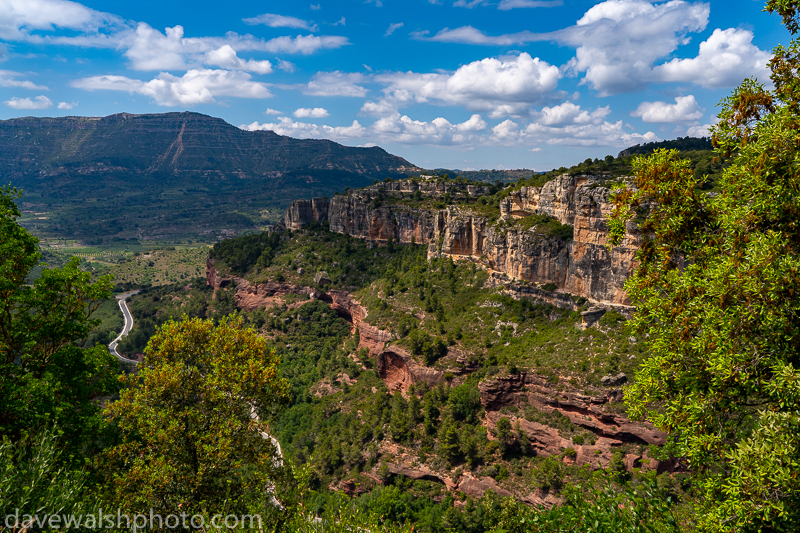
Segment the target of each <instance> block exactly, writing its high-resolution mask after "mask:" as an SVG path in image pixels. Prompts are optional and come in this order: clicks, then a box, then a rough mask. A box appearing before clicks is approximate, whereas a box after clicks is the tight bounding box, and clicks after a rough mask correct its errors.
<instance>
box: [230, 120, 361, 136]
mask: <svg viewBox="0 0 800 533" xmlns="http://www.w3.org/2000/svg"><path fill="white" fill-rule="evenodd" d="M239 127H240V128H241V129H243V130H247V131H263V130H269V131H274V132H275V133H277V134H279V135H288V136H290V137H300V138H317V139H319V138H323V139H339V140H347V139H353V138H359V137H363V136H364V135H365V134H366V133H367V131H366V129H365V128H364V127H363V126H362V125H361V124H359V123H358V121H357V120H354V121H353V123H352V124H351V125H350V126H336V127H334V126H325V125H322V126H320V125H317V124H309V123H307V122H295V121H293V120H292V119H291V118H289V117H280V118H279V119H278V122H271V123H264V124H259V123H258V122H253V123H251V124H243V125H241V126H239Z"/></svg>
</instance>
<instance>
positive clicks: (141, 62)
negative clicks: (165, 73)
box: [124, 22, 201, 70]
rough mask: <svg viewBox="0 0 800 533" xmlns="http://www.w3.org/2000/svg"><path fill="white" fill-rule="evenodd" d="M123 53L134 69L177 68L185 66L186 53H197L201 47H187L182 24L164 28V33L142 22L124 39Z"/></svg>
mask: <svg viewBox="0 0 800 533" xmlns="http://www.w3.org/2000/svg"><path fill="white" fill-rule="evenodd" d="M126 45H127V46H126V47H127V50H125V52H124V55H125V57H127V58H128V60H129V61H130V66H131V68H133V69H135V70H179V69H185V68H186V59H185V57H186V55H187V54H189V53H192V52H194V53H199V52H201V48H200V47H199V46H195V47H194V49H193V50H192V49H187V43H186V42H185V40H184V38H183V26H175V27H174V28H166V30H165V33H161V32H160V31H158V30H156V29H155V28H152V27H151V26H150V25H149V24H146V23H144V22H141V23H139V24H138V25H137V26H136V31H135V32H134V33H133V34H132V35H130V36H129V37H128V38H127V39H126Z"/></svg>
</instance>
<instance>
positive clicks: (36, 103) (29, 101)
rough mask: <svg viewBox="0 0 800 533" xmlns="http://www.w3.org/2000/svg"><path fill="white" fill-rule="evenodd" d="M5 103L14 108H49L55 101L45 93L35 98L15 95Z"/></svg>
mask: <svg viewBox="0 0 800 533" xmlns="http://www.w3.org/2000/svg"><path fill="white" fill-rule="evenodd" d="M3 103H4V104H6V105H7V106H8V107H10V108H12V109H47V108H48V107H52V106H53V102H51V101H50V99H49V98H48V97H46V96H45V95H40V96H37V97H35V98H18V97H16V96H15V97H13V98H11V100H6V101H5V102H3Z"/></svg>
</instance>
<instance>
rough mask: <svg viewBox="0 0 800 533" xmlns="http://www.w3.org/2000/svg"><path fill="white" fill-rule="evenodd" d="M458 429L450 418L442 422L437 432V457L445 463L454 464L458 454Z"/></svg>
mask: <svg viewBox="0 0 800 533" xmlns="http://www.w3.org/2000/svg"><path fill="white" fill-rule="evenodd" d="M458 441H459V438H458V427H457V426H456V424H455V422H453V420H452V419H451V418H447V419H445V420H444V422H443V424H442V429H441V430H440V431H439V455H440V456H441V458H442V459H444V460H445V461H448V462H450V463H455V461H456V460H457V459H458V457H459V454H460V451H461V450H460V446H459V442H458Z"/></svg>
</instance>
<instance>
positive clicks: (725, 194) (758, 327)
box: [610, 0, 800, 531]
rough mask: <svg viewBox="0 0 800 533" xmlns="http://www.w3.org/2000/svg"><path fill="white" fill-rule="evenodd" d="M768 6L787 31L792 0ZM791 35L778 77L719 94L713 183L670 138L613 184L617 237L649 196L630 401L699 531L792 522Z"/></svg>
mask: <svg viewBox="0 0 800 533" xmlns="http://www.w3.org/2000/svg"><path fill="white" fill-rule="evenodd" d="M767 10H768V11H770V12H776V11H777V12H778V13H780V14H781V15H782V16H783V17H784V21H785V23H786V26H787V28H788V29H789V30H790V31H791V32H792V33H793V34H794V33H795V32H796V31H797V28H798V26H797V23H796V21H797V14H798V13H797V2H796V1H789V0H775V1H770V2H769V3H768V4H767ZM798 66H800V56H799V55H798V54H797V41H795V40H793V41H792V44H791V45H790V46H789V47H788V48H784V47H780V46H779V47H777V48H776V49H775V57H774V59H773V60H772V61H771V63H770V67H771V69H772V72H773V75H772V80H773V82H774V84H775V89H774V90H772V91H770V90H767V89H766V88H765V87H764V86H763V84H760V83H759V82H758V81H757V80H754V79H748V80H745V81H744V82H743V83H742V84H741V85H740V86H739V87H738V88H737V89H736V90H735V91H734V92H733V93H732V94H731V96H729V97H727V98H725V99H724V100H723V101H722V103H721V112H720V114H719V118H720V122H719V124H718V125H717V126H715V127H714V128H713V143H714V146H715V148H716V152H717V156H718V157H719V158H720V159H729V160H730V165H729V166H728V167H727V168H726V170H725V171H724V174H723V176H722V178H721V180H720V181H719V182H718V189H719V193H718V194H712V195H709V194H706V193H703V192H702V191H700V190H699V189H698V185H699V184H698V178H697V177H695V175H694V173H693V172H692V171H691V169H690V168H689V166H688V164H687V163H686V162H685V161H682V160H680V159H678V154H677V152H676V151H675V150H657V151H656V152H655V153H654V154H653V155H652V156H650V157H644V158H638V159H637V160H636V161H635V163H634V167H635V170H636V179H635V188H632V189H627V190H622V191H619V192H618V193H617V195H616V198H615V203H616V207H615V211H614V213H613V215H612V220H611V221H610V227H611V229H612V233H613V237H614V240H615V241H616V242H619V240H620V239H621V238H622V237H623V236H624V232H625V227H626V224H627V222H628V221H629V220H630V219H632V218H633V216H634V210H635V208H638V207H649V208H650V213H649V216H648V218H647V220H646V221H645V222H644V223H643V224H642V225H641V230H642V232H643V234H644V235H645V236H646V238H645V240H644V243H643V245H642V247H641V250H640V252H639V254H638V259H639V261H640V266H639V267H638V269H637V271H636V273H635V274H634V275H633V276H632V277H631V278H630V279H629V281H628V283H627V285H626V288H627V290H628V292H629V294H630V295H631V297H632V299H633V300H634V302H635V304H636V305H637V313H636V316H635V319H634V325H635V327H636V328H638V330H639V331H640V332H642V333H644V334H646V338H647V344H648V345H649V348H650V349H651V350H652V352H653V354H654V356H653V357H652V358H651V359H649V360H648V361H646V362H645V363H644V364H643V366H642V367H641V369H640V371H639V372H638V375H637V379H636V382H635V383H634V384H632V385H631V386H630V387H629V388H628V389H627V391H626V397H627V401H628V406H629V409H630V412H631V413H632V414H633V415H635V416H638V417H648V418H650V420H652V421H653V422H654V423H655V424H656V425H657V426H658V427H660V428H661V429H664V430H666V431H668V432H669V433H670V435H671V442H672V452H673V453H674V454H675V455H677V456H679V457H683V458H685V460H686V461H687V462H688V463H689V465H690V467H691V468H692V469H694V471H695V472H697V473H698V474H699V475H700V480H701V484H702V486H703V488H704V490H705V495H706V503H705V507H704V508H703V509H702V512H701V514H700V516H699V517H698V523H699V525H700V526H701V528H702V529H704V530H710V531H750V530H759V531H761V530H778V531H780V530H790V529H791V528H792V527H793V526H792V524H796V523H797V521H798V520H800V480H798V478H797V471H798V464H799V462H800V342H798V341H799V340H800V338H799V337H798V335H800V314H799V313H800V200H799V198H800V149H799V148H798V147H800V120H798V119H800V115H799V114H798V111H800V108H799V107H798V105H800V91H798V90H797V88H798V83H800V81H799V80H798V76H797V72H798V70H797V69H798Z"/></svg>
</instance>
